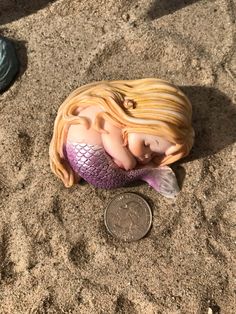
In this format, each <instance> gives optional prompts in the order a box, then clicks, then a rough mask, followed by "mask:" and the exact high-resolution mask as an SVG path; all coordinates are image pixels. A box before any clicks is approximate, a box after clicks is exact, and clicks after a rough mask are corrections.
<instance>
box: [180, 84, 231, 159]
mask: <svg viewBox="0 0 236 314" xmlns="http://www.w3.org/2000/svg"><path fill="white" fill-rule="evenodd" d="M180 88H181V89H182V90H183V92H184V93H185V94H186V95H187V96H188V97H189V99H190V101H191V103H192V106H193V127H194V130H195V143H194V146H193V149H192V151H191V153H190V155H189V156H188V157H186V158H185V161H191V160H195V159H199V158H203V157H207V156H211V155H213V154H215V153H217V152H219V151H221V150H222V149H224V148H225V147H227V146H229V145H231V144H233V143H234V142H235V141H236V123H235V121H236V107H235V106H233V103H232V102H231V100H230V99H229V98H228V97H227V96H226V95H224V94H223V93H222V92H220V91H218V90H217V89H214V88H207V87H198V86H184V87H180Z"/></svg>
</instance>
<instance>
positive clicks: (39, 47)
mask: <svg viewBox="0 0 236 314" xmlns="http://www.w3.org/2000/svg"><path fill="white" fill-rule="evenodd" d="M31 2H33V1H26V0H25V1H23V0H21V1H13V0H12V1H9V0H0V24H1V26H0V34H1V35H4V36H6V37H8V38H11V39H12V40H14V42H15V44H16V47H17V54H18V57H19V59H20V62H21V70H20V73H19V75H18V77H17V80H16V81H15V83H14V84H13V85H12V86H11V87H10V88H9V90H8V91H6V92H5V93H3V94H2V95H0V200H1V201H0V217H1V219H0V313H1V314H5V313H7V314H8V313H9V314H25V313H37V314H39V313H59V314H60V313H81V314H83V313H86V314H87V313H89V314H90V313H91V314H93V313H104V314H107V313H125V314H126V313H127V314H133V313H135V314H137V313H142V314H149V313H150V314H151V313H155V314H204V313H206V314H209V313H214V314H216V313H221V314H233V313H236V298H235V292H236V285H235V284H236V264H235V259H236V254H235V244H236V202H235V184H236V182H235V177H236V176H235V170H236V167H235V155H236V146H235V143H234V142H235V138H236V123H235V121H236V120H235V118H236V105H235V100H236V88H235V86H236V50H235V47H236V41H235V36H236V35H235V32H234V30H235V12H236V11H235V3H234V1H233V0H228V1H226V0H215V1H204V0H202V1H196V0H195V1H193V0H192V1H164V0H163V1H155V0H152V1H151V0H139V1H134V0H130V1H125V0H109V1H105V0H97V1H94V0H81V1H76V0H58V1H54V2H52V1H51V2H50V1H46V0H44V1H37V5H33V4H31ZM35 2H36V1H35ZM145 77H159V78H162V79H167V80H169V81H172V82H173V83H175V84H177V85H179V86H180V87H181V88H182V89H183V90H184V91H185V92H186V94H187V95H188V96H189V98H190V99H191V101H192V104H193V111H194V115H193V124H194V128H195V130H196V143H195V146H194V148H193V150H192V152H191V154H190V155H189V157H187V158H186V159H185V160H182V161H180V162H179V163H178V164H177V165H175V166H174V169H175V171H176V172H177V175H178V178H179V181H180V184H181V192H180V194H179V195H178V197H177V198H176V199H175V200H168V199H166V198H164V197H162V196H161V195H159V194H157V193H156V192H155V191H154V190H153V189H151V188H150V187H148V185H147V184H144V183H142V184H139V185H135V186H132V187H127V188H121V189H116V190H113V191H106V190H101V189H96V188H94V187H93V186H91V185H89V184H86V183H85V184H82V185H79V186H75V187H73V188H71V189H66V188H64V186H63V184H62V182H60V181H59V180H58V179H57V178H56V177H55V176H54V175H53V174H52V173H51V171H50V167H49V158H48V146H49V142H50V139H51V136H52V127H53V122H54V119H55V117H56V113H57V109H58V107H59V106H60V104H61V103H62V101H63V100H64V99H65V98H66V97H67V95H68V94H69V93H70V92H71V91H72V90H73V89H75V88H76V87H78V86H80V85H83V84H85V83H88V82H92V81H97V80H101V79H135V78H145ZM122 192H136V193H139V194H140V195H141V196H143V197H145V199H146V200H147V201H148V202H149V203H150V205H151V206H152V210H153V218H154V220H153V227H152V229H151V231H150V232H149V234H148V235H147V237H145V238H144V239H142V240H140V241H138V242H134V243H129V244H126V243H122V242H119V241H117V240H115V239H114V238H112V237H111V236H110V235H108V234H107V232H106V229H105V227H104V223H103V214H104V208H105V207H106V205H107V204H108V202H109V201H110V200H111V198H112V197H113V196H114V195H117V194H119V193H122Z"/></svg>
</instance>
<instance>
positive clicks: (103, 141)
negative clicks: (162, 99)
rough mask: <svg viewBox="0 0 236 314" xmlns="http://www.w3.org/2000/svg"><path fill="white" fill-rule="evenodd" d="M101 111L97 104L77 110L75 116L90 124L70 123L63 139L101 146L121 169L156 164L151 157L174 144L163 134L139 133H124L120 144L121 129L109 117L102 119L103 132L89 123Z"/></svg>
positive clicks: (162, 153) (167, 150)
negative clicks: (84, 119) (125, 136)
mask: <svg viewBox="0 0 236 314" xmlns="http://www.w3.org/2000/svg"><path fill="white" fill-rule="evenodd" d="M101 111H102V110H101V108H99V107H98V106H90V107H87V108H85V109H83V110H81V111H80V112H79V116H81V117H85V118H86V119H87V120H88V121H89V122H90V125H89V127H88V128H86V127H85V126H84V125H83V124H79V125H72V126H71V127H70V128H69V131H68V135H67V140H68V141H71V142H77V143H86V144H92V145H99V146H101V147H103V148H104V149H105V151H106V152H107V153H108V154H109V155H110V156H111V157H112V158H113V160H114V162H115V163H116V164H117V165H118V166H119V167H120V168H123V169H125V170H131V169H134V168H144V167H145V168H147V167H153V166H155V167H156V165H154V164H153V162H152V159H153V158H155V157H160V158H161V157H162V156H165V155H170V154H172V152H173V151H174V150H175V145H174V144H172V143H170V142H168V141H167V140H165V139H164V138H162V137H159V136H155V135H149V134H142V133H130V134H128V144H127V146H124V140H123V137H122V132H121V129H120V128H118V127H116V126H114V125H113V124H112V123H111V122H109V121H104V125H103V129H104V130H105V131H106V132H104V133H99V132H97V131H96V130H95V129H94V128H93V127H92V123H93V121H94V119H95V117H96V115H97V114H98V113H99V112H101Z"/></svg>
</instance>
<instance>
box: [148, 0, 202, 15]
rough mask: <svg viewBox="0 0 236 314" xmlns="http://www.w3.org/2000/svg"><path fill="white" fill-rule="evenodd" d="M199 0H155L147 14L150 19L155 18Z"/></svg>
mask: <svg viewBox="0 0 236 314" xmlns="http://www.w3.org/2000/svg"><path fill="white" fill-rule="evenodd" d="M198 1H199V0H154V1H153V3H152V5H151V7H150V8H149V10H148V12H147V16H148V17H149V19H151V20H155V19H158V18H160V17H162V16H164V15H167V14H171V13H174V12H175V11H177V10H180V9H182V8H184V7H186V6H188V5H190V4H193V3H195V2H198Z"/></svg>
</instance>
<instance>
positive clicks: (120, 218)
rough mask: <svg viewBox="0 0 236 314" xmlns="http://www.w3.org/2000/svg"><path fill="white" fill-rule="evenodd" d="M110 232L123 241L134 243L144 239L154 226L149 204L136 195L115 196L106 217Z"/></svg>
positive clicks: (106, 211)
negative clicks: (152, 225)
mask: <svg viewBox="0 0 236 314" xmlns="http://www.w3.org/2000/svg"><path fill="white" fill-rule="evenodd" d="M104 221H105V226H106V228H107V230H108V232H109V233H110V234H111V235H112V236H114V237H116V238H118V239H120V240H123V241H126V242H132V241H137V240H140V239H141V238H143V237H144V236H145V235H146V234H147V232H148V231H149V229H150V227H151V224H152V211H151V208H150V206H149V204H148V203H147V202H146V201H145V199H143V198H142V197H141V196H139V195H138V194H135V193H123V194H120V195H117V196H115V197H114V198H113V199H112V200H111V202H110V203H109V204H108V206H107V208H106V210H105V215H104Z"/></svg>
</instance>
